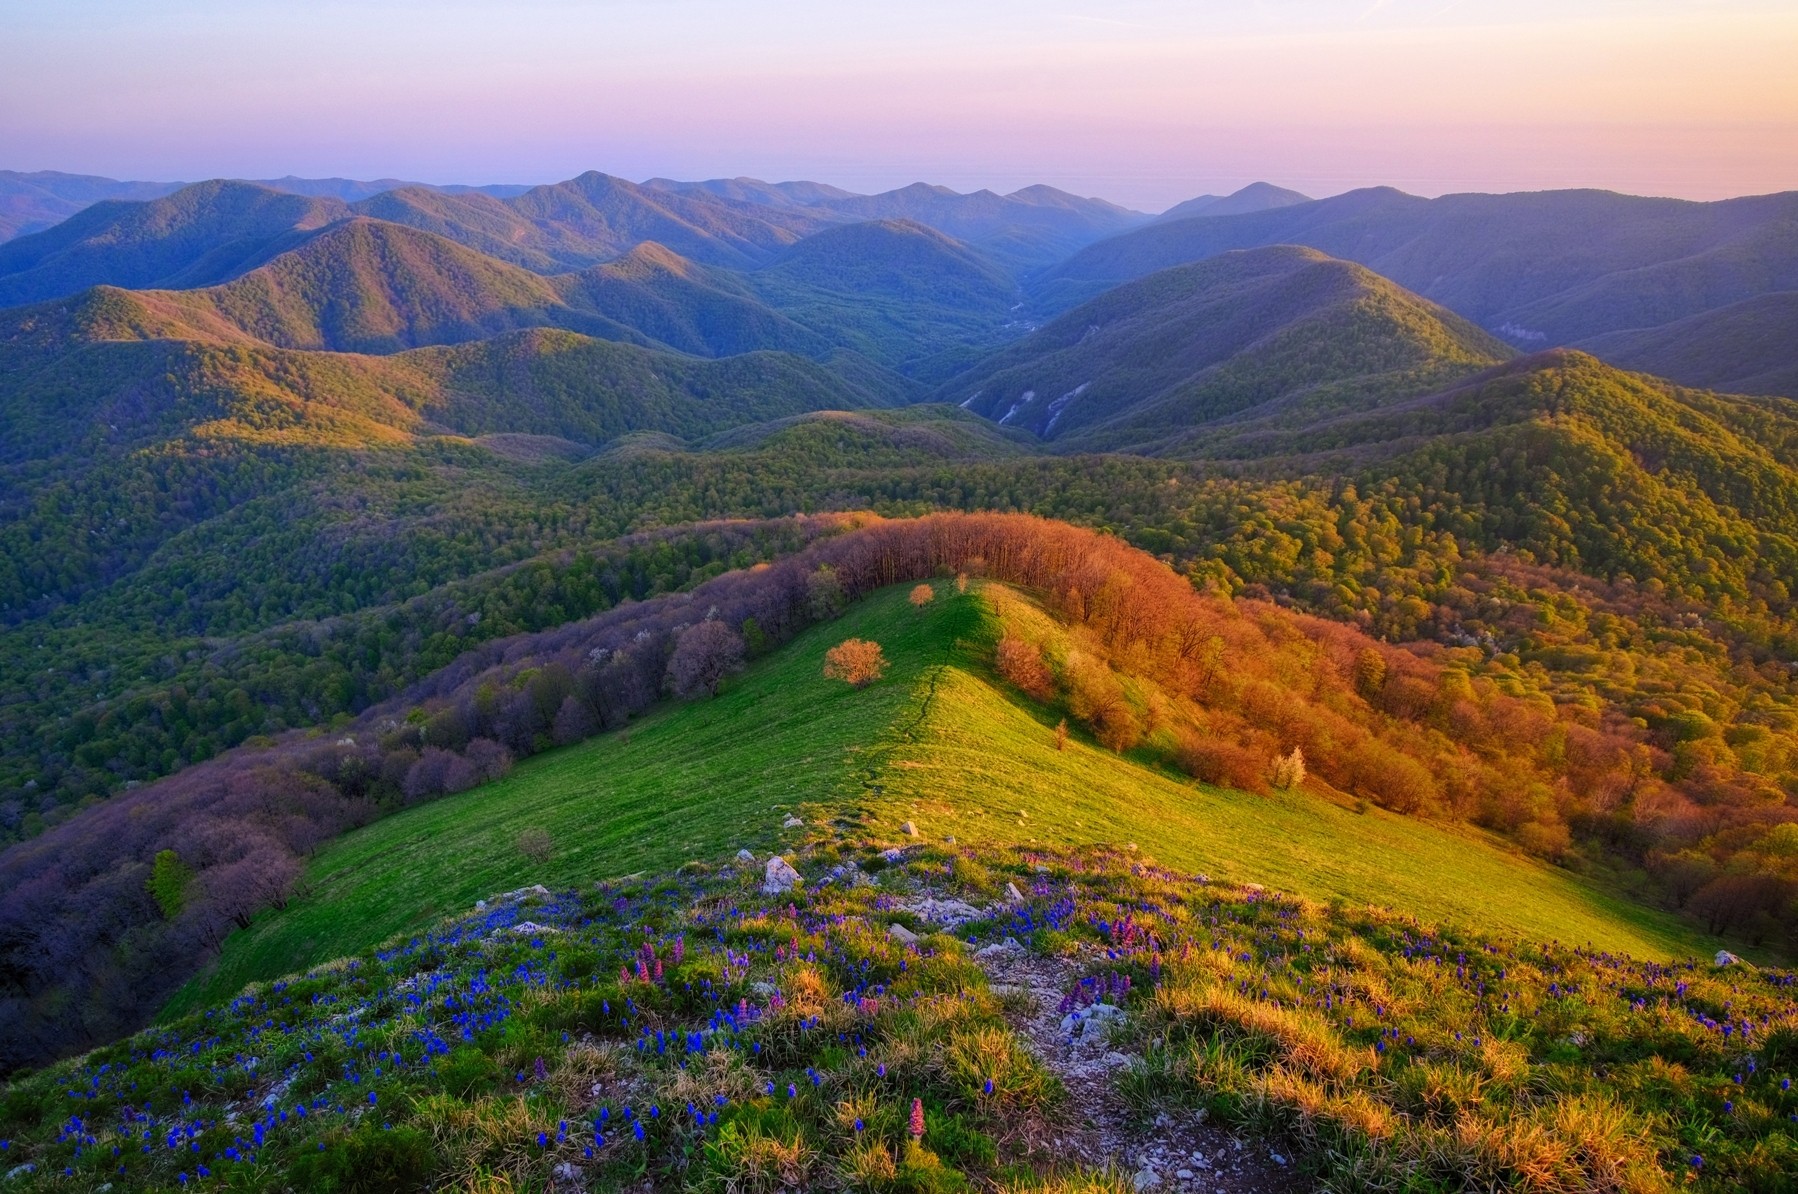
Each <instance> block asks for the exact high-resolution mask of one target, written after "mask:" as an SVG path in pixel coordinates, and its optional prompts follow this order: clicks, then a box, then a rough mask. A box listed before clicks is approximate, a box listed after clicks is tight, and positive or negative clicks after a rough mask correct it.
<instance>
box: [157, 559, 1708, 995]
mask: <svg viewBox="0 0 1798 1194" xmlns="http://www.w3.org/2000/svg"><path fill="white" fill-rule="evenodd" d="M989 635H990V614H989V612H988V608H987V606H986V604H985V602H984V600H983V599H982V598H980V597H979V596H977V595H972V596H968V597H961V598H948V597H947V594H945V599H939V600H937V601H936V602H934V603H932V604H931V605H930V606H928V607H926V608H925V609H924V610H923V611H922V612H914V611H913V610H911V609H910V608H908V607H907V606H906V604H905V595H904V593H903V592H902V591H900V590H892V591H889V592H886V593H883V594H881V595H879V596H878V597H876V598H875V599H872V600H870V601H867V602H864V603H863V604H861V605H859V606H857V607H855V608H854V609H852V610H851V611H850V612H849V613H848V614H846V615H845V616H844V617H843V618H842V619H840V620H838V621H835V622H830V623H826V624H824V625H822V626H820V627H817V628H815V629H813V630H812V631H810V632H808V633H807V634H805V635H803V636H801V637H800V638H799V639H797V640H795V641H794V642H793V643H792V644H790V645H789V646H788V647H787V648H785V649H783V650H782V651H781V652H780V653H779V654H777V655H774V656H771V657H769V658H767V659H764V660H762V661H760V662H758V663H757V664H755V665H753V666H752V667H751V668H750V670H749V672H748V673H747V674H746V675H745V676H743V677H742V678H741V679H739V680H738V681H736V682H735V683H734V684H732V685H731V686H730V688H729V689H728V690H727V691H726V692H725V693H724V694H723V695H721V696H720V697H718V698H716V699H715V700H712V701H702V702H699V703H696V704H689V705H682V706H678V707H675V708H671V709H668V710H667V711H665V712H663V713H660V714H658V715H656V716H654V717H652V718H649V719H646V720H645V721H643V722H641V723H639V724H638V725H636V726H634V727H632V729H631V730H630V731H629V732H628V733H625V734H615V735H608V736H606V737H603V738H599V739H595V740H592V741H590V742H588V743H585V744H582V745H579V746H576V747H572V748H569V749H567V750H563V751H558V752H555V753H553V754H550V755H545V756H539V757H538V758H536V759H533V760H531V761H530V762H528V763H526V764H524V765H522V766H520V767H519V768H518V769H517V770H516V771H515V772H514V773H513V774H512V775H510V776H508V777H507V778H505V779H504V780H501V781H499V782H497V783H494V784H490V785H487V786H485V787H481V788H478V789H475V790H474V791H471V792H468V793H464V794H462V795H460V796H454V797H448V798H445V799H443V800H441V801H438V802H436V803H433V804H431V805H429V806H426V807H422V808H419V809H416V810H413V811H410V812H407V813H403V814H400V815H398V816H395V817H392V818H389V819H387V820H384V821H381V822H379V823H377V824H375V825H372V826H369V827H368V828H366V829H364V830H361V831H359V832H357V833H354V834H351V835H349V836H348V837H346V838H343V839H341V840H340V841H339V842H337V843H335V844H334V845H332V846H331V847H329V848H328V849H326V850H325V851H323V852H322V853H321V854H320V855H319V856H318V858H317V859H316V860H315V861H314V863H313V864H312V866H311V868H310V869H309V871H308V873H307V876H306V885H307V888H308V889H309V891H308V894H306V895H305V896H304V897H303V898H300V899H297V900H295V901H294V902H293V903H292V904H290V905H289V907H288V908H287V909H286V910H285V911H284V912H280V913H275V914H265V915H264V916H262V917H261V918H259V919H258V920H257V921H256V923H255V924H254V925H253V926H252V927H251V928H250V929H249V930H247V931H245V932H241V933H238V934H236V935H234V936H233V937H232V938H231V939H230V940H229V941H228V942H227V943H226V947H225V950H224V953H223V955H222V957H221V958H220V960H219V962H218V964H217V965H216V967H214V968H213V969H212V970H211V971H209V972H208V973H207V974H205V975H203V976H202V977H201V978H199V979H197V980H196V981H195V982H194V983H192V984H190V985H189V986H188V987H187V988H185V989H184V990H183V992H182V993H181V994H180V995H179V996H177V997H176V999H175V1000H174V1001H172V1003H171V1004H170V1006H169V1009H168V1012H169V1014H175V1013H179V1012H184V1011H189V1010H193V1009H196V1008H198V1007H201V1006H204V1005H206V1004H208V1003H212V1002H216V1001H218V1000H220V999H223V998H228V997H229V996H230V995H232V994H234V993H235V992H236V991H237V990H239V989H241V987H242V986H243V985H244V984H246V983H248V982H252V981H257V980H264V979H270V978H274V977H276V976H278V975H280V974H283V973H286V972H288V971H291V970H293V969H295V968H297V967H302V966H306V965H312V964H316V963H318V962H322V961H324V960H326V959H329V958H332V957H336V956H339V955H342V954H346V953H351V952H355V951H358V950H362V949H366V948H369V947H371V946H373V945H375V944H377V943H378V942H380V941H382V940H384V939H386V938H388V937H390V936H392V935H395V934H399V933H405V932H411V931H415V930H418V929H420V928H422V927H423V926H425V925H427V924H429V923H431V922H432V921H433V920H434V919H436V918H437V917H439V916H442V915H444V914H445V913H447V912H450V911H453V910H456V909H459V908H464V907H467V906H470V905H472V904H473V903H474V901H475V900H477V899H481V898H483V897H485V896H487V895H490V894H492V893H494V892H497V891H504V890H508V889H511V888H517V887H520V886H523V885H525V884H529V883H536V882H543V883H547V884H551V885H555V884H560V883H572V882H576V881H580V880H582V879H589V880H590V879H591V878H596V877H604V876H617V875H623V874H626V873H632V872H636V871H640V870H641V871H656V870H665V869H671V868H673V867H675V866H678V865H680V864H681V863H683V862H685V861H688V860H693V859H712V860H716V859H718V858H720V857H722V856H725V855H728V854H729V853H730V852H731V851H733V850H735V849H737V848H738V847H740V846H747V847H748V848H750V849H752V850H756V851H757V852H758V853H760V852H761V851H763V850H765V849H766V848H767V847H768V846H769V844H770V843H771V842H774V841H777V840H780V839H781V838H782V836H783V831H782V830H781V828H780V822H781V820H782V818H783V817H784V816H786V815H787V813H788V812H789V811H790V810H792V809H794V808H796V807H798V806H800V805H801V804H802V802H803V805H804V807H803V808H802V809H801V810H800V811H801V812H802V815H803V816H804V817H805V819H806V820H807V821H808V822H809V823H810V825H809V826H808V828H807V829H805V830H796V831H793V832H792V833H791V834H788V835H786V836H787V837H788V839H789V840H790V839H791V838H792V837H795V836H797V835H798V834H800V833H811V832H815V830H816V827H817V825H818V824H819V823H820V821H822V820H824V819H828V818H832V817H837V816H843V815H845V814H848V813H851V812H854V811H858V810H859V811H861V812H863V813H865V814H866V815H868V816H870V817H872V824H873V827H874V828H875V829H876V830H877V831H880V832H884V833H888V834H890V835H892V836H897V829H898V824H899V822H900V821H901V820H903V819H907V818H912V819H916V820H917V821H919V822H920V824H921V825H922V827H923V828H924V829H925V831H926V832H929V833H936V832H941V833H945V834H946V833H955V834H956V835H957V836H958V837H960V838H961V839H962V840H964V841H980V842H1014V841H1018V840H1020V839H1023V840H1025V841H1030V840H1033V839H1034V840H1039V841H1041V842H1044V843H1050V842H1053V843H1058V844H1063V843H1065V844H1083V843H1103V842H1114V843H1117V842H1127V841H1135V842H1137V843H1138V844H1139V846H1140V847H1141V848H1142V849H1143V850H1145V851H1147V852H1148V853H1150V854H1152V855H1154V856H1156V857H1158V858H1160V859H1162V860H1163V861H1165V862H1167V863H1169V864H1172V865H1177V866H1181V867H1190V868H1194V869H1204V870H1207V871H1209V872H1210V873H1212V874H1214V875H1217V876H1229V877H1231V878H1237V879H1243V880H1254V881H1257V882H1263V883H1268V884H1270V885H1277V886H1280V887H1282V888H1286V889H1289V890H1291V891H1294V892H1295V893H1298V894H1301V895H1305V896H1308V897H1311V898H1315V899H1330V898H1334V897H1341V898H1343V899H1346V900H1348V901H1351V902H1354V903H1377V904H1384V905H1391V906H1394V907H1397V908H1399V909H1401V910H1403V911H1405V912H1408V913H1414V914H1416V915H1420V916H1426V917H1429V918H1432V919H1452V920H1456V921H1459V922H1461V923H1464V924H1466V925H1467V926H1469V927H1471V928H1474V929H1478V930H1481V931H1485V932H1496V933H1521V934H1523V935H1526V936H1531V937H1538V938H1560V939H1563V940H1574V941H1579V942H1586V941H1590V942H1592V943H1593V944H1595V945H1597V946H1599V947H1600V948H1605V949H1614V950H1626V951H1629V952H1632V953H1636V954H1640V955H1644V956H1650V957H1667V956H1671V955H1677V954H1684V953H1690V952H1694V951H1698V950H1702V949H1703V948H1705V944H1706V943H1705V942H1704V941H1703V940H1702V939H1700V938H1699V937H1697V936H1696V935H1694V934H1692V933H1690V932H1688V931H1686V930H1684V929H1682V928H1681V927H1679V926H1678V925H1677V924H1676V923H1675V922H1673V921H1672V920H1671V918H1668V917H1665V916H1662V915H1659V914H1657V913H1653V912H1650V911H1647V910H1644V909H1641V908H1635V907H1630V906H1628V905H1625V904H1623V903H1621V902H1618V901H1614V900H1611V899H1608V898H1607V897H1605V896H1604V895H1602V894H1601V893H1598V892H1596V891H1594V890H1592V889H1591V888H1589V887H1587V886H1585V885H1583V884H1581V883H1578V882H1576V881H1575V880H1573V879H1572V878H1570V877H1568V876H1565V875H1563V874H1561V873H1560V872H1556V871H1553V870H1550V869H1548V868H1545V867H1542V866H1539V865H1537V864H1534V863H1530V862H1527V861H1525V860H1523V859H1521V858H1519V857H1516V856H1514V855H1511V854H1508V853H1506V852H1504V851H1502V850H1500V849H1498V848H1496V847H1495V846H1493V845H1492V844H1491V843H1490V842H1488V841H1486V840H1484V839H1481V838H1479V837H1477V836H1473V835H1461V834H1456V833H1451V832H1449V831H1446V830H1443V829H1440V828H1437V827H1435V826H1433V825H1429V824H1423V823H1418V822H1412V821H1406V820H1403V819H1399V818H1394V817H1389V816H1385V815H1383V814H1378V813H1369V814H1367V815H1364V816H1357V815H1355V814H1353V813H1351V812H1348V811H1345V810H1343V809H1339V808H1337V807H1335V806H1334V805H1331V804H1328V803H1326V802H1324V801H1322V800H1319V799H1315V798H1308V797H1289V798H1278V799H1276V798H1262V797H1256V796H1247V795H1243V794H1240V793H1232V792H1226V791H1222V790H1218V789H1211V788H1205V787H1201V786H1197V785H1193V784H1190V783H1187V782H1183V781H1177V780H1175V779H1172V778H1170V777H1168V776H1165V775H1162V774H1160V773H1158V772H1154V771H1151V770H1148V769H1145V768H1142V767H1139V766H1136V765H1134V764H1132V763H1130V762H1128V761H1126V760H1120V759H1119V758H1117V757H1116V756H1114V755H1110V754H1108V753H1106V752H1103V751H1101V750H1099V749H1098V748H1096V747H1093V746H1089V745H1086V744H1083V743H1081V742H1079V741H1078V740H1075V741H1074V742H1072V743H1070V746H1069V748H1068V750H1067V751H1066V752H1065V753H1058V752H1055V751H1054V749H1053V743H1052V739H1051V735H1050V733H1049V731H1048V729H1047V727H1046V726H1045V725H1044V724H1043V723H1042V722H1041V721H1040V720H1039V719H1038V718H1037V716H1036V714H1035V712H1034V711H1033V710H1030V709H1027V708H1024V707H1022V706H1021V705H1019V704H1018V703H1016V702H1014V701H1013V700H1011V699H1010V698H1008V697H1007V696H1006V695H1005V694H1004V693H1002V692H1001V691H999V690H998V689H996V688H994V687H993V686H992V685H990V684H989V683H987V682H986V680H985V678H984V675H983V672H984V669H983V667H982V666H981V664H980V662H979V659H980V657H981V653H980V652H979V650H978V648H977V644H979V643H981V642H983V641H984V640H985V639H986V638H987V637H988V636H989ZM858 636H859V637H866V638H873V639H875V640H877V641H879V642H881V643H882V644H883V646H884V648H885V650H886V653H887V656H888V658H889V659H890V660H891V661H892V669H891V671H889V673H888V675H887V677H886V679H885V680H883V681H882V682H881V683H879V684H877V685H875V686H873V687H871V688H868V689H865V690H862V691H854V690H851V689H848V688H846V687H845V686H843V685H840V684H834V683H831V682H827V681H825V680H823V678H822V677H821V674H820V672H821V661H822V656H823V653H824V652H825V651H826V650H827V649H828V648H829V647H830V646H832V645H834V644H835V643H837V642H839V641H841V640H842V639H844V638H849V637H858ZM1019 810H1025V811H1026V812H1027V813H1028V814H1029V815H1028V817H1027V818H1022V819H1020V818H1019V817H1018V815H1017V814H1018V811H1019ZM1020 820H1024V821H1025V822H1026V824H1025V825H1023V826H1020V825H1019V824H1018V822H1019V821H1020ZM526 828H542V829H545V830H547V831H548V832H549V834H550V836H551V838H552V839H553V841H554V842H555V849H554V853H553V854H552V856H551V857H550V859H549V860H548V861H547V862H546V863H541V864H539V863H534V862H531V861H530V860H528V859H527V858H525V857H524V856H523V855H522V854H521V853H520V852H519V850H518V848H517V840H518V835H519V834H520V833H521V832H522V831H523V830H524V829H526ZM1445 878H1447V879H1450V880H1452V881H1450V882H1445Z"/></svg>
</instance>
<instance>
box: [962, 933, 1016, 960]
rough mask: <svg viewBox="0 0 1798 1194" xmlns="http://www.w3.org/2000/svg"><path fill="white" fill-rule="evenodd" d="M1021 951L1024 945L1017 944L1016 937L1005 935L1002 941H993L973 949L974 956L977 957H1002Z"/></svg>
mask: <svg viewBox="0 0 1798 1194" xmlns="http://www.w3.org/2000/svg"><path fill="white" fill-rule="evenodd" d="M1023 952H1024V947H1023V946H1022V945H1020V944H1018V939H1017V938H1016V937H1007V938H1006V939H1005V940H1003V941H995V942H994V943H993V944H991V945H985V946H982V947H980V948H979V949H977V950H975V951H974V956H975V957H977V958H998V957H1004V956H1005V955H1007V954H1021V953H1023Z"/></svg>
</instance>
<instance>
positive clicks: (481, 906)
mask: <svg viewBox="0 0 1798 1194" xmlns="http://www.w3.org/2000/svg"><path fill="white" fill-rule="evenodd" d="M474 910H475V911H476V912H485V911H487V901H486V900H476V901H475V902H474Z"/></svg>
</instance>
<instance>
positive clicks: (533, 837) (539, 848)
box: [518, 825, 554, 863]
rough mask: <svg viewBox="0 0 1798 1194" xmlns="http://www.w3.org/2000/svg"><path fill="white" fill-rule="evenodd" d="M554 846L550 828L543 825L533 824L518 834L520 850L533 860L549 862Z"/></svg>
mask: <svg viewBox="0 0 1798 1194" xmlns="http://www.w3.org/2000/svg"><path fill="white" fill-rule="evenodd" d="M553 848H554V843H553V842H552V841H551V840H550V836H549V830H547V829H544V828H543V827H542V826H539V825H533V826H531V827H530V828H529V829H526V830H525V831H524V832H522V833H520V834H519V835H518V852H519V853H520V854H522V855H524V856H525V857H526V858H527V859H529V860H530V861H532V862H535V863H545V862H548V861H549V855H550V851H551V850H552V849H553Z"/></svg>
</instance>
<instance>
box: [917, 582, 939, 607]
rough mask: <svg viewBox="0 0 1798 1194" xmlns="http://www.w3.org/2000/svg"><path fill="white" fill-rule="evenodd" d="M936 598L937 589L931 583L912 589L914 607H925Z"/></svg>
mask: <svg viewBox="0 0 1798 1194" xmlns="http://www.w3.org/2000/svg"><path fill="white" fill-rule="evenodd" d="M935 599H936V590H935V589H933V588H931V587H930V586H929V585H919V586H918V587H917V588H915V589H913V590H912V591H911V603H912V608H913V609H923V608H924V607H925V606H927V605H929V604H930V603H931V602H932V601H934V600H935Z"/></svg>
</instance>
